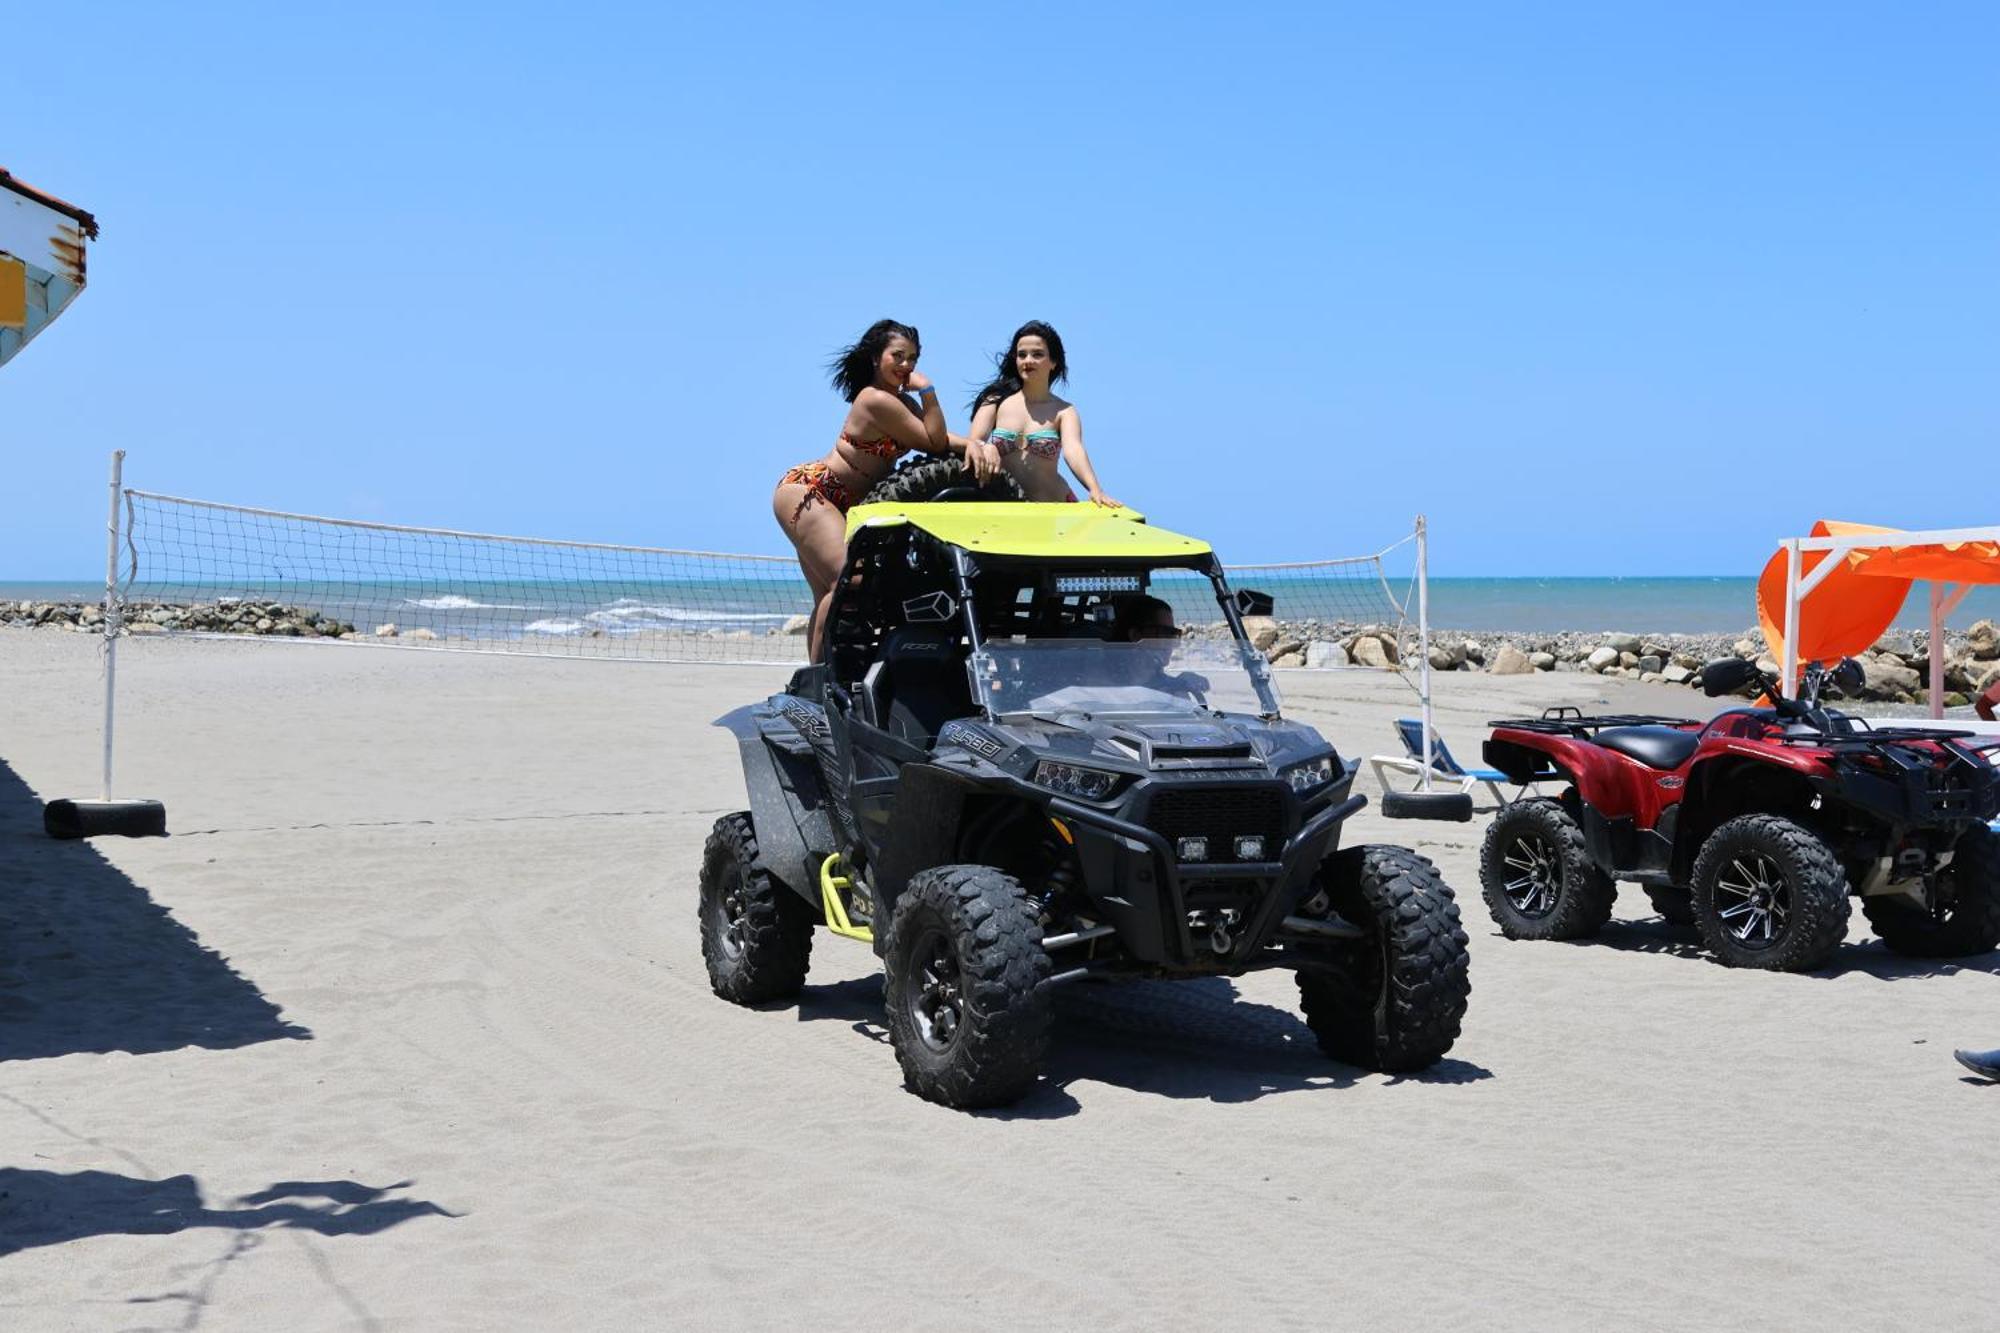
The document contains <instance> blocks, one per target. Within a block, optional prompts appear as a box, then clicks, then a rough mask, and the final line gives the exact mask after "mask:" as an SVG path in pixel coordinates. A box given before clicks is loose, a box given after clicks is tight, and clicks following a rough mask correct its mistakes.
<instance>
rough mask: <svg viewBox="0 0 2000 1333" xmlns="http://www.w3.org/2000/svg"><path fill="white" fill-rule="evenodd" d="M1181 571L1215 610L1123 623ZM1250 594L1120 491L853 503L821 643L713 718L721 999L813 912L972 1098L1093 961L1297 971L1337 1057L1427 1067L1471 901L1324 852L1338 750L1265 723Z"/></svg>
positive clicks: (1279, 721)
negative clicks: (1152, 631) (1189, 629)
mask: <svg viewBox="0 0 2000 1333" xmlns="http://www.w3.org/2000/svg"><path fill="white" fill-rule="evenodd" d="M1169 586H1171V587H1174V588H1177V589H1179V590H1180V591H1179V592H1178V593H1176V594H1175V595H1176V598H1177V599H1178V600H1182V601H1183V602H1184V603H1185V601H1186V599H1187V598H1188V596H1189V595H1190V594H1194V593H1199V594H1200V595H1201V596H1202V599H1203V600H1204V601H1206V602H1207V603H1208V604H1209V606H1211V607H1212V608H1213V610H1212V611H1211V613H1210V614H1209V616H1208V617H1207V618H1208V619H1209V620H1210V621H1211V622H1220V623H1221V626H1226V630H1224V629H1218V630H1217V631H1216V632H1215V634H1214V636H1213V637H1183V638H1154V639H1144V640H1140V641H1138V642H1126V641H1113V639H1112V636H1111V635H1110V633H1109V631H1110V629H1111V627H1112V624H1113V621H1114V619H1115V618H1116V616H1117V614H1118V612H1119V610H1120V609H1121V606H1122V605H1123V603H1122V599H1125V598H1131V597H1137V596H1139V595H1141V594H1144V593H1146V592H1147V591H1148V590H1149V589H1150V590H1151V591H1152V592H1153V593H1155V594H1158V593H1160V592H1163V591H1166V590H1167V589H1168V587H1169ZM1239 596H1240V597H1242V598H1244V599H1246V602H1247V604H1249V605H1251V606H1252V608H1253V609H1258V610H1264V609H1268V603H1269V599H1268V598H1260V597H1259V596H1258V595H1257V594H1252V593H1244V594H1232V592H1231V590H1230V589H1229V587H1228V586H1227V583H1226V581H1225V579H1224V577H1223V572H1222V569H1221V566H1220V565H1219V563H1218V562H1217V560H1216V558H1215V556H1214V554H1213V553H1212V552H1211V551H1210V550H1209V548H1208V546H1207V545H1206V544H1204V543H1202V542H1199V541H1196V540H1193V539H1191V538H1188V537H1183V536H1180V535H1177V534H1175V533H1171V532H1167V531H1164V530H1162V529H1159V528H1155V527H1151V526H1148V525H1146V524H1144V523H1143V522H1142V521H1139V520H1138V516H1137V515H1134V514H1131V513H1130V512H1129V511H1118V512H1107V511H1104V510H1099V509H1096V508H1094V507H1092V506H1087V505H1078V504H1023V503H1004V504H999V503H976V502H975V503H916V504H869V505H863V506H860V507H858V508H856V509H855V510H854V511H853V513H852V514H851V515H850V516H849V544H848V563H847V567H846V570H845V573H844V575H843V578H842V580H841V583H840V585H839V587H838V590H837V592H836V595H835V597H834V599H833V603H832V608H831V611H830V613H829V619H828V630H827V635H826V642H827V646H826V649H825V651H824V660H822V661H821V662H818V663H816V664H814V665H811V666H808V667H805V668H803V669H801V670H800V671H799V672H798V673H797V674H796V675H795V676H794V677H793V679H792V682H791V685H790V686H789V687H788V688H787V689H786V691H785V692H784V693H782V694H779V695H775V696H773V697H772V698H770V699H768V700H766V701H764V702H762V703H759V704H755V705H752V706H749V707H745V708H740V709H737V710H736V711H735V712H732V713H730V714H728V715H727V716H725V717H723V718H721V719H720V720H719V722H718V725H721V726H725V727H728V728H729V729H730V730H731V731H732V732H733V733H735V735H736V736H737V738H738V740H739V741H740V742H741V746H742V757H743V767H744V774H745V777H746V780H747V782H748V786H749V793H750V809H749V810H748V811H745V812H743V813H740V814H733V815H728V816H725V817H724V818H722V819H720V820H718V821H717V822H716V825H715V830H714V832H713V833H712V834H711V836H710V838H709V840H708V845H707V848H706V850H705V853H704V857H703V861H702V869H701V903H700V916H701V932H702V950H703V955H704V957H705V958H706V960H707V964H708V971H709V977H710V980H711V982H712V984H713V985H714V988H715V991H716V993H717V994H718V995H720V996H722V997H723V998H724V999H728V1000H732V1001H735V1002H737V1003H739V1004H757V1003H762V1002H767V1001H771V1000H778V999H784V998H789V997H792V996H796V995H797V994H798V993H799V991H800V989H801V988H802V986H803V985H804V982H805V978H806V967H807V960H808V956H809V954H810V951H811V948H812V936H813V931H814V929H815V928H817V927H824V928H826V929H828V930H830V931H832V932H833V933H835V934H838V935H845V936H851V937H854V938H857V939H861V940H867V941H870V942H872V943H873V945H874V947H875V950H876V952H877V953H878V954H879V955H880V956H881V958H882V962H883V968H884V974H885V984H884V995H885V999H886V1007H887V1011H888V1014H887V1017H888V1028H889V1033H890V1036H891V1039H892V1041H893V1043H894V1046H895V1050H896V1055H897V1058H898V1060H899V1061H900V1062H901V1064H902V1068H903V1072H904V1076H905V1079H906V1081H907V1082H908V1084H909V1086H910V1087H911V1088H912V1089H913V1090H915V1091H916V1092H918V1093H919V1094H921V1095H923V1096H925V1097H928V1098H930V1099H932V1100H934V1101H938V1102H942V1103H945V1104H947V1105H951V1106H960V1107H975V1106H989V1105H995V1104H999V1103H1004V1102H1007V1101H1011V1100H1013V1099H1015V1098H1018V1097H1020V1096H1021V1095H1023V1094H1024V1093H1026V1092H1027V1091H1028V1090H1029V1089H1030V1088H1031V1087H1032V1086H1033V1085H1034V1083H1035V1081H1036V1078H1037V1076H1038V1073H1039V1070H1040V1066H1041V1062H1042V1058H1043V1053H1044V1050H1045V1048H1046V1046H1047V1043H1048V1039H1049V1032H1050V1026H1051V1020H1052V1008H1051V996H1050V991H1051V988H1053V987H1055V986H1057V985H1058V984H1060V983H1065V982H1071V981H1078V980H1083V979H1093V980H1112V979H1118V978H1141V977H1152V978H1186V977H1206V976H1236V975H1240V974H1242V973H1245V972H1250V971H1253V970H1258V969H1264V968H1274V967H1276V968H1288V969H1291V970H1292V971H1294V972H1295V973H1296V974H1297V976H1298V984H1299V989H1300V993H1301V997H1302V1008H1303V1010H1304V1013H1305V1019H1306V1022H1307V1023H1308V1024H1309V1025H1310V1026H1311V1028H1312V1030H1313V1032H1314V1033H1315V1035H1316V1036H1317V1037H1318V1039H1319V1043H1320V1045H1321V1046H1322V1048H1323V1049H1324V1050H1325V1051H1326V1052H1327V1053H1328V1054H1330V1055H1332V1056H1334V1057H1335V1058H1337V1059H1340V1060H1344V1061H1348V1062H1350V1063H1355V1064H1360V1065H1364V1066H1368V1067H1371V1068H1376V1069H1394V1070H1412V1069H1419V1068H1422V1067H1424V1066H1427V1065H1429V1064H1431V1063H1433V1062H1435V1061H1436V1060H1437V1059H1438V1058H1439V1057H1441V1056H1442V1055H1443V1054H1444V1053H1445V1052H1446V1051H1447V1050H1448V1049H1449V1048H1450V1047H1451V1044H1452V1041H1453V1039H1454V1038H1455V1037H1456V1036H1457V1034H1458V1030H1459V1022H1460V1019H1461V1017H1462V1015H1463V1013H1464V1010H1465V1000H1466V993H1467V980H1466V938H1465V934H1464V932H1463V931H1462V930H1461V929H1460V928H1459V915H1458V906H1457V904H1456V903H1455V902H1454V901H1453V898H1452V893H1451V890H1450V889H1449V888H1448V887H1447V886H1446V885H1445V884H1444V883H1443V881H1442V880H1441V879H1440V878H1439V876H1438V873H1437V871H1436V870H1435V868H1434V867H1433V866H1432V865H1431V863H1430V862H1429V861H1428V860H1426V859H1424V858H1423V857H1421V856H1418V855H1416V854H1415V853H1413V852H1410V851H1406V850H1404V849H1402V848H1399V847H1385V846H1368V847H1352V848H1346V849H1342V848H1340V847H1339V838H1340V828H1341V824H1342V821H1343V820H1345V819H1346V818H1347V817H1348V816H1349V815H1351V814H1352V813H1354V811H1356V810H1358V809H1360V808H1361V807H1362V805H1363V804H1364V801H1365V798H1364V797H1361V796H1357V795H1353V794H1351V791H1350V789H1351V786H1352V783H1353V777H1354V770H1355V766H1354V765H1352V764H1349V763H1346V762H1344V761H1343V760H1342V759H1341V757H1340V756H1339V755H1338V754H1336V753H1335V752H1334V750H1333V748H1332V747H1331V746H1330V745H1328V744H1327V742H1326V741H1325V740H1324V739H1322V738H1321V737H1320V735H1319V734H1318V733H1317V732H1315V731H1314V730H1313V729H1312V728H1310V727H1307V726H1304V725H1301V724H1299V723H1296V722H1288V721H1286V720H1284V719H1283V718H1282V717H1280V715H1279V708H1278V697H1277V692H1276V691H1275V689H1274V688H1273V686H1272V681H1271V674H1270V670H1269V668H1268V666H1267V665H1266V664H1265V662H1264V660H1263V657H1262V656H1261V655H1260V654H1259V653H1257V652H1256V651H1255V649H1253V648H1252V647H1251V646H1250V645H1249V644H1248V642H1247V641H1246V640H1245V638H1244V633H1243V627H1242V623H1241V618H1240V617H1241V614H1242V610H1243V604H1239V601H1238V597H1239ZM1258 603H1261V605H1258Z"/></svg>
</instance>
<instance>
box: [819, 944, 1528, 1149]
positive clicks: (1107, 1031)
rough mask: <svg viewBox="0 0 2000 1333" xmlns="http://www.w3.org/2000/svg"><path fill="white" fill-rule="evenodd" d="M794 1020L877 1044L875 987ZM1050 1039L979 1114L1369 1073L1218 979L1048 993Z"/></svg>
mask: <svg viewBox="0 0 2000 1333" xmlns="http://www.w3.org/2000/svg"><path fill="white" fill-rule="evenodd" d="M798 1012H799V1018H800V1020H801V1021H813V1020H825V1019H833V1020H838V1021H845V1022H846V1023H848V1024H849V1025H850V1026H851V1027H853V1028H854V1030H855V1031H856V1032H858V1033H860V1034H861V1035H863V1036H865V1037H867V1038H869V1039H870V1040H871V1041H878V1042H883V1043H886V1042H887V1041H888V1040H889V1032H888V1028H887V1026H886V1024H885V1023H884V1021H883V1016H882V982H881V978H880V977H868V978H864V979H860V980H855V981H843V982H840V983H838V984H836V985H832V986H815V987H808V988H807V990H806V992H805V994H804V995H802V996H801V997H800V999H799V1008H798ZM1056 1016H1057V1017H1056V1029H1055V1041H1054V1043H1053V1045H1052V1046H1051V1048H1050V1051H1049V1059H1048V1065H1047V1068H1046V1070H1045V1072H1044V1075H1043V1078H1042V1082H1041V1084H1040V1086H1038V1087H1037V1088H1036V1090H1035V1091H1034V1092H1032V1093H1030V1094H1029V1095H1028V1096H1027V1097H1026V1098H1024V1099H1023V1100H1022V1101H1021V1102H1020V1103H1018V1104H1017V1105H1014V1106H1011V1107H1006V1108H1002V1109H1000V1110H995V1111H986V1112H980V1113H979V1114H983V1115H989V1116H994V1117H997V1118H1001V1119H1014V1120H1054V1119H1060V1118H1062V1117H1064V1116H1070V1115H1075V1114H1076V1113H1077V1112H1078V1111H1079V1110H1081V1109H1082V1108H1081V1106H1080V1105H1079V1104H1078V1102H1077V1100H1076V1098H1075V1097H1073V1096H1071V1095H1070V1093H1069V1087H1070V1085H1071V1084H1073V1083H1079V1082H1093V1083H1109V1084H1113V1085H1115V1086H1118V1087H1123V1088H1131V1089H1133V1090H1134V1091H1138V1092H1150V1093H1153V1094H1156V1095H1158V1096H1162V1097H1173V1098H1189V1099H1199V1100H1203V1101H1213V1102H1248V1101H1255V1100H1257V1099H1258V1098H1260V1097H1267V1096H1270V1095H1271V1094H1273V1093H1281V1092H1310V1091H1323V1090H1328V1089H1336V1088H1349V1087H1353V1086H1354V1085H1355V1084H1356V1083H1357V1082H1359V1081H1361V1080H1362V1079H1364V1078H1374V1077H1378V1076H1377V1075H1374V1074H1372V1073H1371V1072H1369V1071H1367V1070H1363V1069H1358V1068H1356V1067H1355V1066H1353V1065H1345V1064H1341V1063H1339V1062H1338V1061H1335V1060H1331V1059H1329V1058H1327V1056H1326V1055H1324V1054H1323V1053H1321V1051H1320V1049H1319V1044H1318V1042H1317V1041H1316V1040H1315V1039H1314V1037H1313V1034H1312V1029H1310V1028H1308V1027H1307V1026H1306V1025H1305V1022H1304V1021H1303V1020H1302V1019H1300V1018H1299V1017H1298V1016H1297V1015H1296V1014H1293V1013H1291V1012H1290V1011H1288V1010H1284V1009H1279V1008H1276V1007H1274V1006H1272V1005H1268V1004H1259V1003H1256V1002H1255V1001H1252V1000H1245V999H1243V998H1242V997H1241V996H1240V994H1239V993H1238V991H1237V989H1236V986H1235V984H1234V983H1233V982H1231V981H1229V980H1228V979H1226V978H1223V977H1213V978H1205V979H1202V980H1196V981H1139V982H1128V983H1124V984H1119V985H1089V984H1079V985H1074V986H1066V987H1063V988H1061V989H1059V990H1058V991H1057V992H1056ZM1386 1077H1387V1080H1388V1081H1389V1082H1391V1083H1399V1082H1406V1081H1410V1082H1419V1083H1446V1084H1450V1083H1476V1082H1478V1081H1480V1080H1482V1079H1488V1078H1491V1077H1493V1075H1492V1073H1491V1071H1489V1070H1486V1069H1483V1068H1481V1067H1480V1066H1478V1065H1475V1064H1471V1063H1469V1062H1467V1061H1464V1060H1454V1059H1451V1058H1448V1057H1447V1058H1446V1059H1444V1060H1441V1061H1439V1062H1438V1063H1437V1064H1436V1065H1433V1066H1432V1067H1431V1068H1429V1069H1427V1070H1424V1071H1423V1072H1422V1073H1418V1074H1400V1075H1390V1076H1386Z"/></svg>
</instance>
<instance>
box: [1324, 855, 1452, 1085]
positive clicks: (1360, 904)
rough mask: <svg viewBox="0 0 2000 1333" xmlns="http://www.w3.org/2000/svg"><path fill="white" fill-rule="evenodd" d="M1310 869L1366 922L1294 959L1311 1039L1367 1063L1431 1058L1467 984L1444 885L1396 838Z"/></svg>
mask: <svg viewBox="0 0 2000 1333" xmlns="http://www.w3.org/2000/svg"><path fill="white" fill-rule="evenodd" d="M1319 874H1320V884H1321V886H1322V887H1323V888H1324V889H1325V890H1326V893H1327V896H1328V897H1329V898H1330V899H1331V900H1332V903H1333V906H1334V909H1335V910H1336V911H1338V912H1339V913H1340V914H1341V916H1343V917H1345V918H1346V919H1347V920H1348V921H1350V922H1352V923H1353V924H1355V925H1357V926H1360V927H1361V928H1362V929H1364V930H1366V931H1367V932H1368V938H1366V939H1364V940H1356V941H1353V942H1351V943H1343V944H1340V945H1336V946H1333V947H1331V948H1330V949H1329V950H1328V951H1327V953H1326V955H1325V957H1324V960H1323V962H1321V963H1318V964H1316V965H1311V966H1307V967H1302V968H1300V969H1299V973H1298V982H1299V1007H1300V1008H1301V1009H1303V1010H1304V1011H1305V1017H1306V1026H1308V1027H1310V1028H1311V1029H1312V1031H1313V1036H1315V1037H1317V1038H1318V1039H1319V1047H1320V1049H1321V1050H1322V1051H1325V1052H1326V1053H1327V1054H1328V1055H1330V1056H1332V1057H1333V1058H1334V1059H1336V1060H1340V1061H1344V1062H1345V1063H1347V1064H1352V1065H1360V1066H1362V1067H1363V1068H1366V1069H1381V1070H1389V1071H1399V1072H1401V1071H1409V1070H1416V1069H1424V1068H1427V1067H1429V1066H1430V1065H1433V1064H1436V1063H1437V1062H1438V1061H1439V1060H1440V1059H1442V1058H1443V1057H1444V1053H1445V1052H1446V1051H1449V1050H1450V1049H1451V1044H1452V1042H1453V1041H1455V1040H1457V1038H1458V1029H1459V1024H1460V1023H1461V1022H1462V1021H1463V1020H1464V1018H1465V999H1466V995H1467V994H1468V993H1469V992H1470V990H1471V988H1472V984H1471V981H1470V980H1469V979H1468V977H1467V976H1466V967H1467V964H1468V961H1469V960H1468V957H1467V954H1466V940H1465V932H1464V931H1463V930H1461V929H1460V928H1459V921H1458V903H1457V902H1456V901H1455V900H1454V899H1453V897H1452V892H1451V888H1450V887H1449V886H1448V885H1447V884H1446V883H1445V882H1444V880H1443V879H1442V878H1441V877H1440V876H1439V875H1438V872H1437V867H1436V866H1434V865H1432V864H1431V863H1430V861H1429V860H1428V859H1427V858H1425V857H1422V856H1419V855H1417V854H1416V853H1415V852H1411V851H1406V850H1404V849H1403V848H1401V847H1380V846H1369V847H1350V848H1347V849H1345V850H1342V851H1339V852H1335V853H1334V854H1333V855H1332V856H1329V857H1328V858H1327V859H1326V860H1325V862H1323V863H1322V864H1321V866H1320V872H1319Z"/></svg>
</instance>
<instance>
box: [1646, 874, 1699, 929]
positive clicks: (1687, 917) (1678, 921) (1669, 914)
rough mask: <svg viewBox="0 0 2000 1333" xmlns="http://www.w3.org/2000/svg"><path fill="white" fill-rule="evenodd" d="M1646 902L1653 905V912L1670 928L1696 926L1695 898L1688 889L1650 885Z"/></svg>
mask: <svg viewBox="0 0 2000 1333" xmlns="http://www.w3.org/2000/svg"><path fill="white" fill-rule="evenodd" d="M1646 901H1648V902H1650V903H1652V904H1653V910H1654V911H1655V912H1658V913H1659V914H1660V919H1661V920H1662V921H1664V922H1666V923H1667V924H1668V925H1670V926H1692V925H1693V924H1694V896H1693V895H1692V894H1690V893H1689V892H1688V891H1687V890H1686V889H1682V888H1670V887H1668V886H1666V885H1664V884H1648V885H1646Z"/></svg>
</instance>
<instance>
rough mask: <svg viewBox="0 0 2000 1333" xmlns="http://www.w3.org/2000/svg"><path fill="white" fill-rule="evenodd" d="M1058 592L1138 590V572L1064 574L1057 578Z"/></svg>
mask: <svg viewBox="0 0 2000 1333" xmlns="http://www.w3.org/2000/svg"><path fill="white" fill-rule="evenodd" d="M1056 591H1057V592H1058V593H1073V592H1137V591H1139V576H1138V575H1137V574H1064V575H1059V576H1058V577H1057V579H1056Z"/></svg>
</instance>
